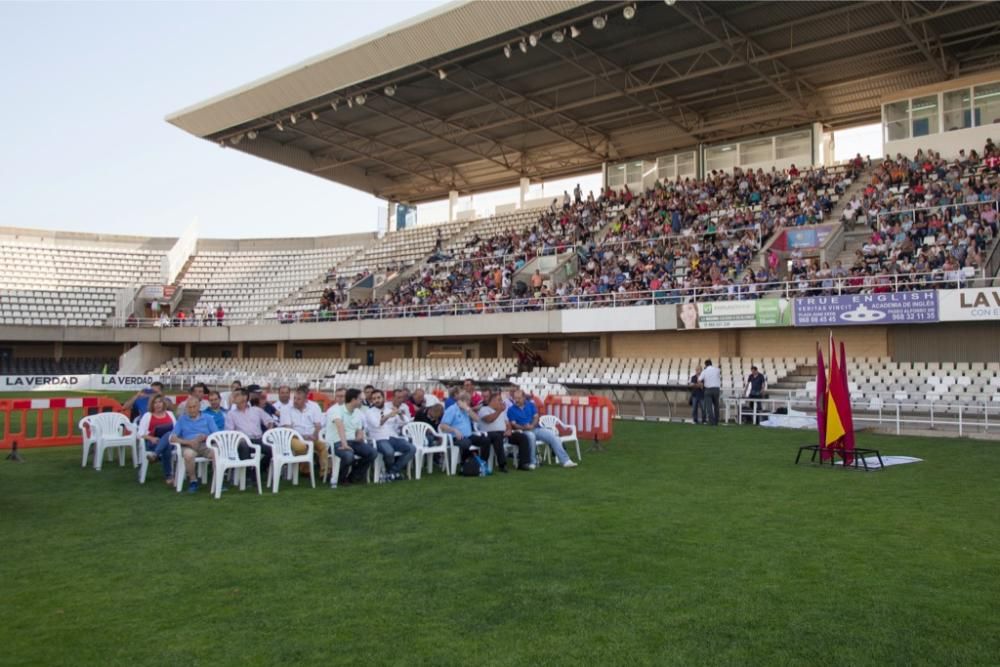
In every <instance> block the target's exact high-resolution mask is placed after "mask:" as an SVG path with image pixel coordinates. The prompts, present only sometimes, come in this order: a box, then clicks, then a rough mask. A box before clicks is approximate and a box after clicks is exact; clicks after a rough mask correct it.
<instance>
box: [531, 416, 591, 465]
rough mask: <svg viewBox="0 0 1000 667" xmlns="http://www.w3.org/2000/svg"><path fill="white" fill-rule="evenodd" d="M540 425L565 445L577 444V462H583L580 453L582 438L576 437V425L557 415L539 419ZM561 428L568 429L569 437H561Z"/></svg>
mask: <svg viewBox="0 0 1000 667" xmlns="http://www.w3.org/2000/svg"><path fill="white" fill-rule="evenodd" d="M538 425H539V426H541V427H542V428H545V429H548V430H550V431H552V432H553V433H555V434H556V435H557V436H558V437H559V441H560V442H561V443H563V444H564V445H565V444H566V443H568V442H573V443H576V460H577V461H582V460H583V454H581V453H580V438H579V437H578V436H577V435H576V425H575V424H567V423H565V422H563V421H562V420H561V419H559V417H556V416H555V415H542V416H541V417H539V418H538ZM560 428H563V429H568V430H569V435H559V429H560Z"/></svg>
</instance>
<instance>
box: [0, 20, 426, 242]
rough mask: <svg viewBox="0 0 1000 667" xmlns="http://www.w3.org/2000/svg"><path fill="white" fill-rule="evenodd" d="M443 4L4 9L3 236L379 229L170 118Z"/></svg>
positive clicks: (341, 195)
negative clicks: (18, 230)
mask: <svg viewBox="0 0 1000 667" xmlns="http://www.w3.org/2000/svg"><path fill="white" fill-rule="evenodd" d="M439 4H441V3H439V2H418V1H414V2H379V3H376V2H371V1H368V2H330V3H319V2H302V3H297V2H281V3H271V2H215V3H201V2H198V3H195V2H142V3H112V2H102V3H83V2H73V3H45V2H25V3H9V2H3V1H0V62H2V63H3V67H2V68H0V100H2V104H0V126H2V127H3V128H4V132H3V134H4V142H3V146H2V148H0V225H5V226H19V227H43V228H48V229H61V230H73V231H90V232H106V233H132V234H142V235H155V236H161V235H162V236H172V235H176V234H177V233H179V231H181V230H182V229H183V228H184V227H185V226H186V225H187V223H188V222H189V221H190V220H192V219H193V218H195V217H197V218H198V219H199V221H200V224H201V235H202V236H205V237H236V236H243V237H252V236H312V235H320V234H335V233H346V232H353V231H373V230H374V229H375V228H376V224H377V216H378V215H384V211H383V210H382V209H381V204H380V202H379V200H377V199H375V198H374V197H372V196H370V195H366V194H364V193H360V192H358V191H356V190H352V189H350V188H346V187H342V186H339V185H337V184H334V183H331V182H329V181H325V180H322V179H319V178H315V177H312V176H309V175H308V174H303V173H301V172H298V171H295V170H292V169H289V168H287V167H282V166H280V165H276V164H272V163H269V162H267V161H265V160H261V159H258V158H254V157H251V156H248V155H244V154H243V153H240V152H238V151H234V150H224V149H221V148H219V147H218V146H216V145H213V144H211V143H210V142H207V141H204V140H201V139H197V138H195V137H193V136H191V135H189V134H187V133H185V132H183V131H181V130H179V129H177V128H175V127H174V126H172V125H169V124H168V123H167V122H166V121H164V117H165V116H166V115H167V114H168V113H171V112H173V111H177V110H179V109H181V108H183V107H186V106H188V105H190V104H193V103H195V102H200V101H202V100H204V99H206V98H208V97H211V96H213V95H216V94H218V93H221V92H223V91H225V90H228V89H230V88H234V87H236V86H240V85H243V84H245V83H248V82H250V81H252V80H253V79H256V78H259V77H261V76H265V75H268V74H271V73H272V72H275V71H277V70H279V69H281V68H284V67H287V66H289V65H292V64H295V63H297V62H300V61H302V60H305V59H306V58H310V57H312V56H315V55H317V54H319V53H321V52H323V51H327V50H329V49H332V48H335V47H338V46H341V45H343V44H345V43H347V42H349V41H351V40H354V39H357V38H359V37H363V36H365V35H368V34H371V33H373V32H376V31H378V30H381V29H383V28H386V27H388V26H390V25H392V24H394V23H398V22H399V21H403V20H405V19H407V18H410V17H412V16H415V15H417V14H421V13H423V12H426V11H428V10H430V9H432V8H434V7H435V6H436V5H439Z"/></svg>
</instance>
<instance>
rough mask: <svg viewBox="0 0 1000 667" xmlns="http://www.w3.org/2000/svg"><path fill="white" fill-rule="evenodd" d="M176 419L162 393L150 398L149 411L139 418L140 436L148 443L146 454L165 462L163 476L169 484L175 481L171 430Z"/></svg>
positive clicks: (150, 457) (153, 459)
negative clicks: (168, 408)
mask: <svg viewBox="0 0 1000 667" xmlns="http://www.w3.org/2000/svg"><path fill="white" fill-rule="evenodd" d="M175 421H176V419H175V417H174V415H173V413H172V412H170V411H169V410H167V400H166V399H165V398H164V397H163V395H162V394H157V395H156V396H153V397H152V398H151V399H149V412H147V413H146V414H144V415H143V416H142V419H140V420H139V438H140V439H141V440H142V442H143V443H145V445H146V456H147V457H148V458H149V460H150V461H151V462H152V461H155V460H156V459H160V461H161V462H162V463H163V476H164V477H165V478H166V480H167V485H168V486H173V483H174V475H173V468H174V448H173V446H172V445H171V444H170V432H171V431H173V430H174V422H175Z"/></svg>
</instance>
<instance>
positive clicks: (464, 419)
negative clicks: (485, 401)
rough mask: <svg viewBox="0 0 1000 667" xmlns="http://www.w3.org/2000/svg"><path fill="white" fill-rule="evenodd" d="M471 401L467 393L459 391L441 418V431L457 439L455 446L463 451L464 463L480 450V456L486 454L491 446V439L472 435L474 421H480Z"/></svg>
mask: <svg viewBox="0 0 1000 667" xmlns="http://www.w3.org/2000/svg"><path fill="white" fill-rule="evenodd" d="M469 400H470V399H469V393H468V392H467V391H464V390H462V391H459V392H458V394H456V395H455V402H454V403H452V404H451V405H450V406H449V407H448V409H447V410H445V411H444V416H443V417H441V431H442V432H443V433H451V434H452V435H453V436H454V437H455V446H456V447H458V448H459V450H460V451H461V454H462V460H463V461H465V460H466V459H468V458H469V457H470V456H472V455H473V451H474V450H478V451H479V453H480V455H483V454H486V451H487V447H489V446H490V439H489V438H487V437H486V436H484V435H476V434H473V433H472V421H473V420H474V419H478V415H476V411H475V410H473V409H472V406H470V405H469Z"/></svg>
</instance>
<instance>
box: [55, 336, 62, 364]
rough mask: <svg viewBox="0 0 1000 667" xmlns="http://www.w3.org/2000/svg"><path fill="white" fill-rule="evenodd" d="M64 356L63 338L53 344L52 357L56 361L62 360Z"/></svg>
mask: <svg viewBox="0 0 1000 667" xmlns="http://www.w3.org/2000/svg"><path fill="white" fill-rule="evenodd" d="M62 357H63V344H62V341H61V340H57V341H56V342H55V343H53V344H52V358H53V359H55V360H56V361H60V360H62Z"/></svg>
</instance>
